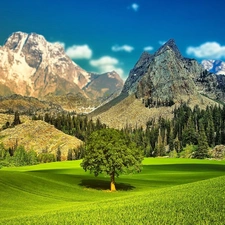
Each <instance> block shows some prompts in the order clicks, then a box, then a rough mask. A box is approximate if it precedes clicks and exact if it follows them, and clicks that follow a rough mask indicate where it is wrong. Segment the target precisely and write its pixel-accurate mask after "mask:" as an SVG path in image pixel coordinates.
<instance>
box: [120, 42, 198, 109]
mask: <svg viewBox="0 0 225 225" xmlns="http://www.w3.org/2000/svg"><path fill="white" fill-rule="evenodd" d="M195 72H196V71H194V70H190V69H189V66H188V63H187V62H186V61H185V60H183V57H182V56H181V54H180V52H179V50H178V48H177V46H176V44H175V42H174V40H169V41H168V42H167V43H166V44H165V45H163V46H162V47H161V48H160V49H159V50H158V51H157V52H156V53H155V54H154V55H149V54H148V53H144V54H142V56H141V58H140V60H139V61H138V62H137V64H136V65H135V67H134V69H133V70H131V72H130V75H129V77H128V79H127V80H126V82H125V85H124V89H123V90H122V92H123V93H124V92H128V93H129V94H131V93H134V94H135V96H136V97H137V98H138V99H140V98H144V99H145V101H148V102H149V103H148V104H150V105H159V104H169V102H171V103H172V102H174V103H175V102H181V101H187V98H192V96H198V92H197V89H196V87H195V84H194V82H193V79H192V77H196V74H195ZM171 103H170V104H171Z"/></svg>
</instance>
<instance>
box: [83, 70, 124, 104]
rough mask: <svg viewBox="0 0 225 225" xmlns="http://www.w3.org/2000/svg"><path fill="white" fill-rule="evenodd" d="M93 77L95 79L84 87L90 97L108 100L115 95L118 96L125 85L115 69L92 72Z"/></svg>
mask: <svg viewBox="0 0 225 225" xmlns="http://www.w3.org/2000/svg"><path fill="white" fill-rule="evenodd" d="M91 77H93V78H94V79H93V80H92V81H91V82H90V83H89V84H87V85H86V86H85V87H84V88H83V90H84V91H85V93H86V94H87V95H88V96H89V97H90V98H93V97H94V98H95V99H102V100H108V99H110V98H112V97H113V96H114V97H116V96H118V95H119V94H120V92H121V90H122V88H123V85H124V82H123V80H122V79H121V77H120V76H119V74H118V73H116V72H115V71H112V72H108V73H104V74H94V73H91Z"/></svg>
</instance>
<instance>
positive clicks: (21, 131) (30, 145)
mask: <svg viewBox="0 0 225 225" xmlns="http://www.w3.org/2000/svg"><path fill="white" fill-rule="evenodd" d="M0 142H2V143H3V144H4V146H5V147H6V148H9V147H13V146H15V144H16V142H17V144H18V145H23V146H24V147H25V149H26V150H31V149H33V150H34V151H36V152H38V153H41V152H42V150H47V151H48V152H49V153H53V154H55V153H56V151H57V149H58V147H60V150H61V157H62V160H65V159H66V158H67V154H68V149H76V148H77V147H78V146H79V145H80V144H81V143H82V141H81V140H79V139H78V138H76V137H72V136H70V135H67V134H64V133H63V132H62V131H59V130H57V129H56V128H55V127H54V126H53V125H50V124H48V123H45V122H44V121H41V120H36V121H34V120H27V121H26V122H24V123H22V124H20V125H17V126H15V127H13V128H8V129H6V130H3V131H1V132H0Z"/></svg>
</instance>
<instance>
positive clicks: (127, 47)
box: [112, 45, 134, 52]
mask: <svg viewBox="0 0 225 225" xmlns="http://www.w3.org/2000/svg"><path fill="white" fill-rule="evenodd" d="M133 50H134V47H132V46H130V45H122V46H119V45H114V46H112V51H114V52H121V51H124V52H132V51H133Z"/></svg>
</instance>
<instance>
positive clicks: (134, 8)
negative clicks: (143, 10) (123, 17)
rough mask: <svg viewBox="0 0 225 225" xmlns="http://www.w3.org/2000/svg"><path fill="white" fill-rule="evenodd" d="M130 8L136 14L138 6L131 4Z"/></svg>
mask: <svg viewBox="0 0 225 225" xmlns="http://www.w3.org/2000/svg"><path fill="white" fill-rule="evenodd" d="M131 8H132V9H133V10H134V11H135V12H137V11H138V9H139V5H138V4H137V3H133V4H132V5H131Z"/></svg>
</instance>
